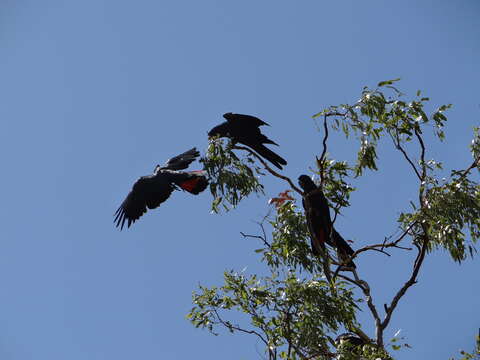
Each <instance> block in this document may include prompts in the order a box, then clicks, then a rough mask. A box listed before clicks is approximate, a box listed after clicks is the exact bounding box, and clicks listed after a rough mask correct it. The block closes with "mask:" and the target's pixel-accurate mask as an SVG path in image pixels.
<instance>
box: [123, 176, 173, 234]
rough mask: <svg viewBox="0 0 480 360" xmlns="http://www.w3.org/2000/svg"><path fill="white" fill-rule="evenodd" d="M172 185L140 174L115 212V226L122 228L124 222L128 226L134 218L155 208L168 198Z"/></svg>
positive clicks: (136, 218)
mask: <svg viewBox="0 0 480 360" xmlns="http://www.w3.org/2000/svg"><path fill="white" fill-rule="evenodd" d="M174 189H175V188H174V186H173V185H172V184H170V183H169V182H167V181H162V179H161V178H159V177H158V176H157V177H154V176H142V177H141V178H140V179H138V180H137V182H135V184H134V185H133V188H132V191H130V193H129V194H128V195H127V197H126V198H125V200H124V201H123V203H122V205H120V207H119V208H118V210H117V211H116V212H115V219H114V220H113V222H114V223H116V226H117V227H120V230H122V229H123V226H124V225H125V222H127V227H130V225H132V224H133V223H134V222H135V221H136V220H138V219H139V218H140V216H142V215H143V214H145V213H146V212H147V207H148V208H149V209H155V208H156V207H158V206H159V205H160V204H161V203H162V202H164V201H165V200H167V199H168V197H169V196H170V194H171V193H172V191H173V190H174Z"/></svg>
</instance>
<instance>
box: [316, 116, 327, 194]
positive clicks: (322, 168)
mask: <svg viewBox="0 0 480 360" xmlns="http://www.w3.org/2000/svg"><path fill="white" fill-rule="evenodd" d="M323 129H324V131H325V135H324V136H323V141H322V144H323V150H322V155H320V159H319V158H318V157H317V164H318V167H319V168H320V169H319V170H320V185H321V186H323V180H324V179H325V174H324V171H325V155H326V154H327V139H328V126H327V114H325V115H324V116H323Z"/></svg>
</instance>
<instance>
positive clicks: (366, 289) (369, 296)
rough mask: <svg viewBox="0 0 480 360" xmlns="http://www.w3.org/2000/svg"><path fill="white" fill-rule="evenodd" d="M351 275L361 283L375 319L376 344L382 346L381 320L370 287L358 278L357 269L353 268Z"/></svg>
mask: <svg viewBox="0 0 480 360" xmlns="http://www.w3.org/2000/svg"><path fill="white" fill-rule="evenodd" d="M353 275H354V277H355V281H356V282H360V283H362V285H363V286H362V287H361V289H362V291H363V294H364V295H365V298H366V300H367V305H368V308H369V309H370V312H371V313H372V316H373V318H374V319H375V336H376V340H377V345H378V346H381V347H383V328H382V322H381V320H380V316H379V315H378V311H377V308H376V306H375V304H374V303H373V299H372V294H371V293H370V287H369V286H368V283H367V282H366V281H363V280H360V278H359V277H358V274H357V271H356V270H355V269H354V270H353Z"/></svg>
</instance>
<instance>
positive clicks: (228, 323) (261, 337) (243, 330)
mask: <svg viewBox="0 0 480 360" xmlns="http://www.w3.org/2000/svg"><path fill="white" fill-rule="evenodd" d="M213 312H214V313H215V316H216V317H217V319H218V321H219V322H220V323H221V324H222V325H223V326H225V327H226V328H228V329H232V330H237V331H240V332H244V333H246V334H253V335H256V336H258V337H259V338H260V340H262V341H263V343H264V344H265V345H266V346H267V348H268V341H267V340H265V339H264V337H263V336H262V334H260V333H258V332H257V331H255V330H246V329H242V328H240V327H238V326H235V325H233V324H232V323H230V322H229V321H224V320H223V319H222V318H221V317H220V314H219V313H218V311H217V310H216V309H213Z"/></svg>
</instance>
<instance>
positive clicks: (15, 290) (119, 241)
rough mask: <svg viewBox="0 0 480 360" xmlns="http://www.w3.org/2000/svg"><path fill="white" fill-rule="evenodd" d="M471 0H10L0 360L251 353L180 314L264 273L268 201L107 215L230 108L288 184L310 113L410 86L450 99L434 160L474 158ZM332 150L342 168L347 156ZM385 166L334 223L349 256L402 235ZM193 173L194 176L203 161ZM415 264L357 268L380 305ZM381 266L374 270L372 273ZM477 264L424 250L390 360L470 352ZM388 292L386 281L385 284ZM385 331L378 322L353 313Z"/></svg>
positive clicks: (343, 149)
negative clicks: (205, 295) (402, 345)
mask: <svg viewBox="0 0 480 360" xmlns="http://www.w3.org/2000/svg"><path fill="white" fill-rule="evenodd" d="M479 14H480V4H479V3H478V2H477V1H474V0H471V1H467V0H466V1H462V2H452V1H443V0H435V1H413V0H410V1H402V2H385V1H380V0H378V1H356V0H351V1H336V2H327V1H313V0H305V1H297V2H293V1H283V0H280V1H241V2H239V1H235V2H234V1H220V0H217V1H214V0H204V1H152V0H151V1H146V0H145V1H135V2H134V1H119V0H83V1H71V0H67V1H65V0H64V1H59V0H45V1H28V0H25V1H22V0H20V1H13V0H3V1H2V2H1V4H0V54H1V56H0V79H1V85H0V98H1V100H0V102H1V106H0V119H1V122H0V124H1V131H0V154H1V163H2V175H3V176H2V177H1V178H0V196H1V198H2V203H3V205H2V206H1V207H0V216H1V218H2V219H3V221H2V226H1V227H0V235H1V236H0V238H1V241H0V284H1V287H2V296H1V300H0V324H1V325H0V357H1V358H2V359H9V360H16V359H19V360H24V359H48V360H56V359H59V360H60V359H69V360H76V359H78V360H83V359H92V360H95V359H117V360H122V359H133V358H138V359H165V358H168V359H191V358H209V359H226V358H228V359H253V358H259V355H258V351H259V348H260V345H259V344H258V343H256V342H255V340H254V339H253V338H249V337H248V336H242V335H238V336H232V335H230V334H222V335H221V336H219V337H214V336H211V335H210V334H208V333H207V332H206V331H201V330H197V329H194V328H193V327H192V326H191V325H190V324H189V322H188V321H187V320H185V314H186V313H187V312H188V310H189V309H190V307H191V293H192V291H193V290H195V289H196V287H197V286H198V284H199V283H202V284H205V285H215V284H220V283H221V278H222V273H223V271H224V270H228V269H237V270H240V269H243V268H244V267H247V271H251V272H255V271H260V270H261V269H262V267H261V266H260V265H259V264H258V258H257V257H256V255H255V254H254V253H253V252H252V250H253V249H255V248H257V247H258V246H257V245H258V244H256V243H254V242H252V241H247V240H244V239H242V238H241V236H240V235H239V232H240V231H245V232H251V233H252V232H255V231H256V230H257V229H256V226H255V224H254V222H255V221H256V220H258V219H259V218H261V216H263V215H264V214H265V213H266V212H267V210H268V206H267V203H266V202H267V200H268V198H269V197H271V196H274V195H276V194H277V193H278V192H279V191H282V190H284V189H285V188H286V186H285V184H284V183H282V182H280V181H279V180H278V179H272V178H268V179H266V180H265V184H266V186H267V194H266V197H265V198H252V199H248V200H247V201H245V202H244V203H242V204H241V206H240V207H239V208H238V209H237V210H236V211H233V212H231V213H228V214H226V215H222V216H216V215H212V214H210V213H209V209H210V195H209V194H208V193H206V192H205V193H203V194H201V195H199V196H198V197H195V198H194V197H193V196H191V195H189V194H184V193H179V192H178V193H175V194H173V196H172V197H171V199H170V200H169V201H168V202H166V203H165V204H163V205H162V206H161V207H160V208H159V209H157V210H155V211H151V212H150V213H148V214H146V215H145V216H144V217H142V219H141V220H140V221H139V222H138V223H136V224H135V226H134V227H133V228H131V229H129V230H128V231H123V232H119V231H118V230H117V229H115V228H114V226H113V224H112V220H113V217H112V215H113V213H114V211H115V210H116V208H117V207H118V205H119V204H120V203H121V201H122V200H123V198H124V196H126V194H127V193H128V191H129V190H130V187H131V185H132V184H133V182H134V181H135V180H136V179H137V178H138V177H139V176H141V175H146V174H148V173H150V172H151V171H152V170H153V168H154V166H155V165H156V164H157V163H163V162H164V161H165V160H166V159H167V158H169V157H171V156H172V155H176V154H178V153H179V152H183V151H185V150H187V149H189V148H190V147H192V146H197V147H198V148H199V149H201V150H202V152H203V150H204V149H205V147H206V145H207V137H206V133H207V131H208V130H209V129H210V128H211V127H213V126H214V125H215V124H217V123H218V122H219V121H221V114H223V113H224V112H227V111H232V112H238V113H246V114H253V115H257V116H259V117H261V118H262V119H264V120H265V121H267V122H269V123H270V124H271V125H272V126H271V127H270V128H268V129H266V130H265V132H266V133H267V135H268V136H269V137H271V138H272V139H274V140H275V141H276V142H278V143H279V144H280V145H281V147H280V148H279V149H278V153H279V154H280V155H282V156H284V157H285V158H287V160H288V161H289V164H288V166H287V167H286V169H285V174H286V175H287V176H290V177H292V178H296V177H297V176H298V175H299V174H301V173H304V172H306V171H307V170H308V167H309V166H312V165H313V164H314V163H313V159H314V156H315V154H318V153H319V152H320V149H321V134H319V133H317V132H316V130H315V126H314V124H313V121H312V120H311V115H312V114H314V113H316V112H318V111H320V110H321V109H322V108H323V107H325V106H328V105H332V104H339V103H344V102H353V101H355V100H356V99H358V96H359V92H360V90H361V88H362V87H363V86H364V85H370V86H374V85H375V84H376V83H377V82H379V81H381V80H385V79H390V78H395V77H401V78H402V82H401V83H400V85H399V86H400V87H401V88H402V89H403V90H404V91H406V92H408V93H410V94H413V93H414V92H415V91H416V90H417V89H422V90H424V93H425V94H426V95H427V96H430V97H431V98H432V109H433V106H434V105H439V104H443V103H453V104H454V107H453V109H452V110H451V111H450V112H449V114H448V115H449V118H450V123H449V125H448V127H447V129H446V130H447V140H446V142H445V143H444V144H443V145H441V146H440V145H435V146H434V147H433V148H432V149H431V151H430V152H429V153H428V154H427V157H434V158H442V159H444V160H445V164H446V167H447V168H448V167H453V168H462V167H466V166H468V165H469V164H470V162H471V159H470V154H469V152H468V144H469V142H470V140H471V138H472V127H473V126H475V125H478V121H479V114H480V98H479V96H478V83H479V80H480V72H479V70H478V62H479V58H480V42H479V40H478V39H479V38H480V25H479V22H478V16H479ZM353 146H354V144H351V143H346V142H344V141H340V140H338V142H335V144H333V143H332V144H331V147H330V151H331V153H332V156H333V157H335V158H338V159H344V158H349V157H350V156H351V151H352V149H353ZM379 155H380V162H379V164H380V172H378V173H375V174H369V175H368V176H366V177H365V178H364V179H363V180H361V181H360V182H358V183H357V185H358V186H360V187H361V190H360V191H358V192H357V193H355V194H354V196H353V197H352V207H351V208H350V209H349V210H348V211H347V212H346V213H345V215H344V216H343V217H342V218H340V219H339V222H338V228H339V229H341V232H342V233H343V234H344V235H345V237H347V238H351V239H353V240H354V241H355V243H354V247H358V246H362V245H364V244H367V243H370V242H373V241H375V240H378V239H383V237H384V236H386V235H390V234H391V233H393V232H394V231H395V222H394V220H395V219H396V217H397V215H398V213H399V211H401V210H402V209H405V208H407V206H408V200H410V199H414V198H415V193H414V191H415V190H414V185H415V178H414V176H413V174H412V173H411V171H409V169H408V166H406V165H405V164H404V163H403V162H402V159H401V157H400V156H399V154H397V153H395V152H393V151H391V150H389V149H387V147H382V148H381V152H380V153H379ZM198 167H199V165H198V164H197V165H196V166H193V168H198ZM411 259H412V257H411V256H410V255H409V254H407V255H405V254H403V253H399V254H398V257H397V258H393V259H392V258H386V257H383V256H381V255H377V254H370V255H368V256H365V257H363V258H362V259H359V265H360V268H361V269H362V273H363V276H364V277H365V278H366V279H367V280H370V281H371V282H372V284H373V285H374V286H375V290H374V296H375V301H376V302H377V304H379V305H380V307H381V304H383V302H386V301H387V300H388V299H390V298H391V296H392V295H393V293H394V292H395V291H396V289H397V288H398V287H399V286H400V284H402V283H403V281H405V280H406V279H407V276H408V273H406V272H405V267H404V266H405V264H406V263H407V261H411ZM379 269H381V270H379ZM479 270H480V267H479V265H478V261H477V260H474V261H470V260H469V261H466V262H465V263H464V264H462V265H461V266H459V265H457V264H454V263H453V262H452V261H451V260H450V259H449V258H448V256H447V255H446V254H445V253H443V252H442V251H439V252H437V253H435V254H433V255H432V256H430V257H429V258H428V259H427V261H426V263H425V267H424V268H423V270H422V272H421V275H420V279H419V280H420V281H419V283H418V285H416V286H415V287H414V288H412V289H411V290H410V291H409V293H408V294H407V296H406V297H405V298H404V299H403V300H402V301H401V303H400V305H399V308H398V311H397V312H396V313H395V315H394V317H393V319H392V322H391V326H390V331H389V332H388V334H387V335H393V333H395V332H396V331H397V330H398V329H402V332H401V335H403V336H405V337H406V341H407V342H408V343H409V344H410V345H412V346H413V349H411V350H407V351H402V352H401V353H399V354H398V359H402V360H406V359H421V358H430V359H447V358H448V357H449V356H452V355H454V354H456V352H457V351H458V349H460V348H464V349H470V348H472V347H473V336H474V334H475V333H476V331H477V330H478V327H479V325H480V321H479V320H480V319H479V315H478V304H479V303H480V291H479V289H480V286H479V281H478V273H479ZM391 283H393V284H394V285H391ZM360 318H361V319H362V320H364V323H365V329H366V330H367V331H370V334H371V335H372V336H373V331H372V322H371V320H370V319H369V317H368V314H367V313H364V314H361V315H360Z"/></svg>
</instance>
